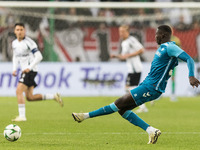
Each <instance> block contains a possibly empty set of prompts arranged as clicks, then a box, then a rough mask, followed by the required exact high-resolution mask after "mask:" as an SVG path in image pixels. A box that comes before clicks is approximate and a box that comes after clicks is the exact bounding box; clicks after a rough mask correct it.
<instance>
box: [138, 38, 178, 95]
mask: <svg viewBox="0 0 200 150" xmlns="http://www.w3.org/2000/svg"><path fill="white" fill-rule="evenodd" d="M176 49H180V48H179V47H178V46H176V45H175V42H167V43H163V44H161V46H160V47H159V48H158V50H157V51H156V53H155V56H154V59H153V61H152V64H151V69H150V72H149V74H148V76H147V77H146V78H145V80H144V81H143V83H142V84H150V85H152V86H153V87H155V89H156V90H158V91H160V92H162V93H163V92H165V88H166V85H167V81H168V79H169V78H170V77H171V75H172V71H173V69H174V67H176V66H177V65H178V59H177V57H175V56H171V53H172V52H171V51H174V52H175V51H176Z"/></svg>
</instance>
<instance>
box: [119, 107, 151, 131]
mask: <svg viewBox="0 0 200 150" xmlns="http://www.w3.org/2000/svg"><path fill="white" fill-rule="evenodd" d="M122 117H123V118H125V119H126V120H128V121H129V122H130V123H132V124H134V125H135V126H139V127H140V128H142V129H143V130H144V131H146V129H147V127H148V126H149V125H148V124H147V123H146V122H144V121H143V120H142V119H141V118H140V117H138V115H136V114H135V113H134V112H132V111H131V110H127V111H126V112H125V113H124V114H123V115H122Z"/></svg>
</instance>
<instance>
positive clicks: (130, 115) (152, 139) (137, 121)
mask: <svg viewBox="0 0 200 150" xmlns="http://www.w3.org/2000/svg"><path fill="white" fill-rule="evenodd" d="M119 113H120V114H122V113H121V111H119ZM122 117H123V118H124V119H126V120H128V121H129V122H130V123H132V124H134V125H135V126H138V127H140V128H142V129H143V130H144V131H146V132H147V133H148V134H149V142H148V144H155V143H156V142H157V139H158V137H159V136H160V135H161V131H160V130H159V129H156V128H154V127H152V126H149V124H147V123H146V122H144V121H143V120H142V119H141V118H140V117H138V116H137V115H136V114H135V113H134V112H132V111H131V110H127V111H125V113H123V115H122Z"/></svg>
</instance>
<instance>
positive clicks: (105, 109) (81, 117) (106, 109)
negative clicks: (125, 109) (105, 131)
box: [72, 103, 119, 123]
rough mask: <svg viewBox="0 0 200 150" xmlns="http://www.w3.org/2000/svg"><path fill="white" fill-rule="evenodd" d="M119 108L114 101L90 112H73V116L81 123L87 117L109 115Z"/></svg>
mask: <svg viewBox="0 0 200 150" xmlns="http://www.w3.org/2000/svg"><path fill="white" fill-rule="evenodd" d="M118 110H119V109H118V108H117V106H116V105H115V104H114V103H112V104H110V105H107V106H104V107H102V108H99V109H97V110H94V111H91V112H89V113H72V116H73V118H74V120H75V121H77V122H78V123H80V122H82V121H83V120H85V119H88V118H93V117H97V116H102V115H108V114H111V113H114V112H116V111H118Z"/></svg>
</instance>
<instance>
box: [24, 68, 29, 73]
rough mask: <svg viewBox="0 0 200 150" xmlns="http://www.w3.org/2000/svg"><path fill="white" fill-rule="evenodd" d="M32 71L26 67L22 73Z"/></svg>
mask: <svg viewBox="0 0 200 150" xmlns="http://www.w3.org/2000/svg"><path fill="white" fill-rule="evenodd" d="M29 72H30V69H28V68H27V69H25V70H24V71H22V73H29Z"/></svg>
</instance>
